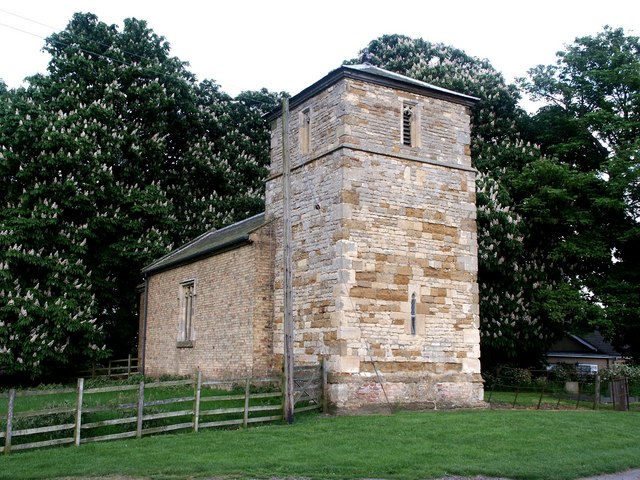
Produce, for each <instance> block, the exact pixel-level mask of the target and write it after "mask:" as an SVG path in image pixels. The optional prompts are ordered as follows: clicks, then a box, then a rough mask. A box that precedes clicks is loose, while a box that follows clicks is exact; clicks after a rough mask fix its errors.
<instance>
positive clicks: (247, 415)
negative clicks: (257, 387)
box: [242, 377, 251, 428]
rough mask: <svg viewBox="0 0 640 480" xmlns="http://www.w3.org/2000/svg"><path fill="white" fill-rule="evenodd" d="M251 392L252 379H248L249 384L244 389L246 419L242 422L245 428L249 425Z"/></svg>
mask: <svg viewBox="0 0 640 480" xmlns="http://www.w3.org/2000/svg"><path fill="white" fill-rule="evenodd" d="M250 390H251V379H250V378H249V377H247V383H246V385H245V387H244V417H243V420H242V426H243V427H244V428H247V425H248V423H249V396H250V393H251V392H250Z"/></svg>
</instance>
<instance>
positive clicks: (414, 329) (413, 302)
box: [411, 292, 416, 335]
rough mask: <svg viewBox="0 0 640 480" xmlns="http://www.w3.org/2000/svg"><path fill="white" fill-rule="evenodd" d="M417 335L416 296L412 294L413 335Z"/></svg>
mask: <svg viewBox="0 0 640 480" xmlns="http://www.w3.org/2000/svg"><path fill="white" fill-rule="evenodd" d="M415 334H416V294H415V292H414V293H412V294H411V335H415Z"/></svg>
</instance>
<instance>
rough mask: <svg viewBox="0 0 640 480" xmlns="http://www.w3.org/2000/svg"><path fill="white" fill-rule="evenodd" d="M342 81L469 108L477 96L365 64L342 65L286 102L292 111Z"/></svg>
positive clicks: (275, 112) (277, 113) (269, 116)
mask: <svg viewBox="0 0 640 480" xmlns="http://www.w3.org/2000/svg"><path fill="white" fill-rule="evenodd" d="M343 78H354V79H358V80H363V81H366V82H369V83H375V84H377V85H382V86H386V87H391V88H395V89H398V90H404V91H406V92H411V93H417V94H420V95H425V96H428V97H434V98H439V99H442V100H447V101H450V102H454V103H460V104H462V105H467V106H469V107H470V106H473V105H475V104H476V103H477V102H479V101H480V99H479V98H477V97H472V96H470V95H465V94H463V93H458V92H454V91H453V90H448V89H446V88H442V87H437V86H435V85H432V84H430V83H427V82H422V81H420V80H416V79H415V78H411V77H407V76H405V75H400V74H399V73H395V72H391V71H389V70H385V69H384V68H380V67H376V66H374V65H370V64H368V63H365V64H361V65H342V66H341V67H339V68H336V69H335V70H332V71H331V72H329V73H328V74H327V75H326V76H324V77H323V78H321V79H320V80H318V81H317V82H316V83H314V84H313V85H311V86H309V87H307V88H305V89H304V90H302V91H301V92H300V93H298V94H297V95H295V96H293V97H291V99H290V100H289V108H294V107H296V106H297V105H299V104H301V103H302V102H304V101H306V100H308V99H309V98H311V97H313V96H315V95H317V94H318V93H319V92H321V91H322V90H325V89H327V88H328V87H330V86H331V85H333V84H334V83H337V82H338V81H339V80H341V79H343ZM281 113H282V112H281V110H280V109H279V108H277V109H274V110H273V111H271V112H270V113H268V114H267V115H266V118H267V119H268V120H273V119H275V118H278V117H279V116H280V115H281Z"/></svg>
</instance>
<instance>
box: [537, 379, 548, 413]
mask: <svg viewBox="0 0 640 480" xmlns="http://www.w3.org/2000/svg"><path fill="white" fill-rule="evenodd" d="M548 381H549V376H548V375H546V376H545V377H544V383H543V384H542V389H541V390H540V398H539V399H538V407H537V408H536V410H540V405H541V404H542V396H543V395H544V389H545V387H546V386H547V382H548Z"/></svg>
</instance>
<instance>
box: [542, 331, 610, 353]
mask: <svg viewBox="0 0 640 480" xmlns="http://www.w3.org/2000/svg"><path fill="white" fill-rule="evenodd" d="M548 355H549V356H576V357H578V356H580V357H594V358H595V357H621V354H620V353H619V352H617V351H616V350H615V348H614V347H613V345H611V344H610V343H609V342H607V341H606V340H605V338H604V337H603V336H602V334H601V333H600V332H598V331H594V332H591V333H588V334H586V335H574V334H571V333H567V334H565V337H564V338H563V339H562V340H560V341H558V342H556V343H555V344H554V345H552V346H551V349H550V350H549V352H548Z"/></svg>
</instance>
